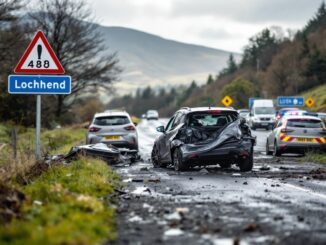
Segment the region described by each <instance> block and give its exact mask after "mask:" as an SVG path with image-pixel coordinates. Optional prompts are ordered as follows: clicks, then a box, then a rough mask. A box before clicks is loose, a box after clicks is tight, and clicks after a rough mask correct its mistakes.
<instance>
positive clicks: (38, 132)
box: [36, 94, 41, 161]
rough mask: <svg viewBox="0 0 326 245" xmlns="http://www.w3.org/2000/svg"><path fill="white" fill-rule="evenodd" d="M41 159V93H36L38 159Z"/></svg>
mask: <svg viewBox="0 0 326 245" xmlns="http://www.w3.org/2000/svg"><path fill="white" fill-rule="evenodd" d="M40 159H41V95H39V94H38V95H36V160H37V161H39V160H40Z"/></svg>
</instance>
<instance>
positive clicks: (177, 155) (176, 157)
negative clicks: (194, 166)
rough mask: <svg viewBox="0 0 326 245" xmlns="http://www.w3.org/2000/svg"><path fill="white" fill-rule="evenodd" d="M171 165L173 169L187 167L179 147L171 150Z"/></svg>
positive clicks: (181, 169) (179, 169)
mask: <svg viewBox="0 0 326 245" xmlns="http://www.w3.org/2000/svg"><path fill="white" fill-rule="evenodd" d="M172 161H173V165H174V170H175V171H184V170H186V169H187V167H186V164H185V162H184V161H183V159H182V154H181V151H180V149H179V148H176V149H175V150H174V151H173V159H172Z"/></svg>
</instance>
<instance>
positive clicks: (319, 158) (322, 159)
mask: <svg viewBox="0 0 326 245" xmlns="http://www.w3.org/2000/svg"><path fill="white" fill-rule="evenodd" d="M303 161H305V162H316V163H323V164H326V154H325V153H314V152H309V153H307V154H306V155H305V157H304V158H303Z"/></svg>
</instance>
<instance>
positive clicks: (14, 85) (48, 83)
mask: <svg viewBox="0 0 326 245" xmlns="http://www.w3.org/2000/svg"><path fill="white" fill-rule="evenodd" d="M8 92H9V93H10V94H70V93H71V77H70V76H41V75H10V76H9V77H8Z"/></svg>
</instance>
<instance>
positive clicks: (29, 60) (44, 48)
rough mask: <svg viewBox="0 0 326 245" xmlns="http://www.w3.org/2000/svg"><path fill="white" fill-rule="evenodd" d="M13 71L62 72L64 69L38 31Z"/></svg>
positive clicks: (34, 72)
mask: <svg viewBox="0 0 326 245" xmlns="http://www.w3.org/2000/svg"><path fill="white" fill-rule="evenodd" d="M14 72H15V73H24V74H26V73H30V74H64V73H65V71H64V69H63V67H62V65H61V63H60V61H59V60H58V58H57V56H56V55H55V53H54V51H53V49H52V48H51V46H50V44H49V42H48V40H47V39H46V37H45V35H44V34H43V32H41V31H38V32H37V33H36V35H35V36H34V38H33V40H32V42H31V43H30V44H29V45H28V47H27V49H26V51H25V53H24V54H23V57H22V58H21V59H20V61H19V62H18V65H17V66H16V68H15V70H14Z"/></svg>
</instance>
